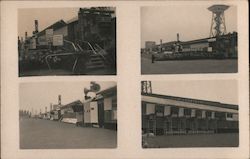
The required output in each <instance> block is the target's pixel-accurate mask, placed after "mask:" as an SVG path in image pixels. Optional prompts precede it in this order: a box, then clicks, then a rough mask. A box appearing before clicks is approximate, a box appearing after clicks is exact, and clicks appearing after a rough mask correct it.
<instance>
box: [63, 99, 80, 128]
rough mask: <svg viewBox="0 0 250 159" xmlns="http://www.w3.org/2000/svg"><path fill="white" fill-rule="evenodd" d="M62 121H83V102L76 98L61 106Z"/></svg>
mask: <svg viewBox="0 0 250 159" xmlns="http://www.w3.org/2000/svg"><path fill="white" fill-rule="evenodd" d="M60 121H62V122H65V123H72V124H80V123H82V122H83V104H82V102H81V101H80V100H76V101H74V102H71V103H69V104H66V105H64V106H62V107H61V108H60Z"/></svg>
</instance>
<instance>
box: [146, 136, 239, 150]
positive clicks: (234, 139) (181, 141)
mask: <svg viewBox="0 0 250 159" xmlns="http://www.w3.org/2000/svg"><path fill="white" fill-rule="evenodd" d="M144 141H146V143H147V147H148V148H171V147H237V146H238V145H239V134H238V133H227V134H190V135H168V136H153V137H147V138H145V140H144Z"/></svg>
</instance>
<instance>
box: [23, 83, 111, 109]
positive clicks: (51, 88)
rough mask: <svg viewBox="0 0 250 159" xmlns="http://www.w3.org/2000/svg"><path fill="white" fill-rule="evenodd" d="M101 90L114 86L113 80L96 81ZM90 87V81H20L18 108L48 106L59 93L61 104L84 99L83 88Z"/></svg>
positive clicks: (56, 98) (42, 107)
mask: <svg viewBox="0 0 250 159" xmlns="http://www.w3.org/2000/svg"><path fill="white" fill-rule="evenodd" d="M97 83H98V84H100V86H101V90H104V89H107V88H109V87H112V86H115V85H116V83H115V82H97ZM85 87H86V88H89V87H90V82H38V83H21V84H20V89H19V94H20V100H19V101H20V109H23V110H30V111H31V109H32V108H33V110H34V111H35V110H37V112H39V111H40V109H42V112H44V110H45V107H46V106H47V109H48V110H49V108H50V103H53V104H57V103H58V95H59V94H60V95H61V100H62V104H68V103H71V102H73V101H76V100H81V101H83V100H84V91H83V90H84V88H85Z"/></svg>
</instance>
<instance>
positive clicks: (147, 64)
mask: <svg viewBox="0 0 250 159" xmlns="http://www.w3.org/2000/svg"><path fill="white" fill-rule="evenodd" d="M237 69H238V67H237V60H235V59H226V60H211V59H210V60H182V61H180V60H179V61H155V63H151V59H149V58H145V57H142V58H141V73H142V74H180V73H236V72H237Z"/></svg>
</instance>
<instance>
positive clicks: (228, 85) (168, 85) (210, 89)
mask: <svg viewBox="0 0 250 159" xmlns="http://www.w3.org/2000/svg"><path fill="white" fill-rule="evenodd" d="M152 91H153V93H156V94H163V95H170V96H178V97H186V98H194V99H202V100H209V101H215V102H216V101H217V102H222V103H228V104H237V103H238V85H237V81H236V80H195V81H182V80H180V81H178V80H176V81H163V82H162V81H152Z"/></svg>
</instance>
